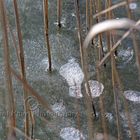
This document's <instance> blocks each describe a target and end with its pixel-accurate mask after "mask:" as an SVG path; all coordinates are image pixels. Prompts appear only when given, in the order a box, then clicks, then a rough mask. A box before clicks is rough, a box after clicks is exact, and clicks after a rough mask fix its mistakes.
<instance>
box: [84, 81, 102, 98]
mask: <svg viewBox="0 0 140 140" xmlns="http://www.w3.org/2000/svg"><path fill="white" fill-rule="evenodd" d="M88 82H89V86H90V90H91V96H92V98H96V97H99V96H100V95H101V94H102V92H103V90H104V85H103V84H102V83H100V82H98V81H95V80H90V81H88ZM85 86H86V84H85Z"/></svg>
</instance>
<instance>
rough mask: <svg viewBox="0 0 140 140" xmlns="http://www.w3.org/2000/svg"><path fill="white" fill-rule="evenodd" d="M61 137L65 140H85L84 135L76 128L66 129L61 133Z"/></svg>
mask: <svg viewBox="0 0 140 140" xmlns="http://www.w3.org/2000/svg"><path fill="white" fill-rule="evenodd" d="M60 137H61V138H63V139H64V140H85V138H84V136H83V134H82V133H81V132H80V131H79V130H78V129H76V128H73V127H66V128H63V129H62V130H61V131H60Z"/></svg>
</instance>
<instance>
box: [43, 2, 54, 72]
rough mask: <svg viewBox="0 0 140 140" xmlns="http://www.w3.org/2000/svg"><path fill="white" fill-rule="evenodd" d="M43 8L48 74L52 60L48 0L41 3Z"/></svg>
mask: <svg viewBox="0 0 140 140" xmlns="http://www.w3.org/2000/svg"><path fill="white" fill-rule="evenodd" d="M43 2H44V3H43V7H44V27H45V38H46V43H47V49H48V61H49V72H52V58H51V47H50V41H49V10H48V0H44V1H43Z"/></svg>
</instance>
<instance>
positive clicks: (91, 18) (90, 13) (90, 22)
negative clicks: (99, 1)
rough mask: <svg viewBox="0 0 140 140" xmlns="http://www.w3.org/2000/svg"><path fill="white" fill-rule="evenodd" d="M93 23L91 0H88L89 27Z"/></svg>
mask: <svg viewBox="0 0 140 140" xmlns="http://www.w3.org/2000/svg"><path fill="white" fill-rule="evenodd" d="M92 24H93V0H90V1H89V27H90V28H91V27H92Z"/></svg>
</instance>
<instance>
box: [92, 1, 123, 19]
mask: <svg viewBox="0 0 140 140" xmlns="http://www.w3.org/2000/svg"><path fill="white" fill-rule="evenodd" d="M125 5H126V2H125V1H124V2H120V3H117V4H115V5H112V6H111V7H108V8H106V9H105V10H103V11H100V12H98V13H96V14H94V15H93V19H94V18H96V17H98V16H101V15H103V14H106V13H107V12H109V11H112V10H114V9H116V8H118V7H121V6H125Z"/></svg>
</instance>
